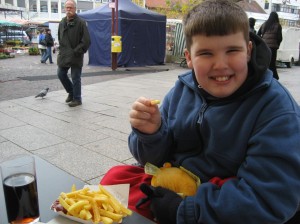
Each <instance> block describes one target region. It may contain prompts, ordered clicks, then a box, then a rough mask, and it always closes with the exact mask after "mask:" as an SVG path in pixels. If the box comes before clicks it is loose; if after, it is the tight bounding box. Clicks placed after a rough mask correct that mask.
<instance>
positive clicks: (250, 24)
mask: <svg viewBox="0 0 300 224" xmlns="http://www.w3.org/2000/svg"><path fill="white" fill-rule="evenodd" d="M255 22H256V19H254V18H253V17H250V18H249V27H250V32H252V33H254V34H256V30H255V28H254V26H255Z"/></svg>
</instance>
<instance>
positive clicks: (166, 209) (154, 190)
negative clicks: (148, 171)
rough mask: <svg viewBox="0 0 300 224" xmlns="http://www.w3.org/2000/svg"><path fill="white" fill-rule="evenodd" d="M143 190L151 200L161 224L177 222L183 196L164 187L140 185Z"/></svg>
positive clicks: (152, 207) (154, 213) (152, 208)
mask: <svg viewBox="0 0 300 224" xmlns="http://www.w3.org/2000/svg"><path fill="white" fill-rule="evenodd" d="M140 189H141V191H142V192H143V193H144V194H146V195H147V196H148V199H150V200H151V205H150V208H151V211H152V212H153V215H154V217H155V218H156V219H157V220H158V221H159V223H160V224H176V216H177V210H178V207H179V204H180V203H181V202H182V198H181V197H180V196H179V195H178V194H176V193H175V192H173V191H170V190H168V189H166V188H162V187H151V186H148V185H147V184H142V185H141V186H140Z"/></svg>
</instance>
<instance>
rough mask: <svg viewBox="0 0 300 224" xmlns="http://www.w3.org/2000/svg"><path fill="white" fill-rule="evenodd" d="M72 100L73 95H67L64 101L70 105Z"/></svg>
mask: <svg viewBox="0 0 300 224" xmlns="http://www.w3.org/2000/svg"><path fill="white" fill-rule="evenodd" d="M72 100H73V95H72V94H69V96H68V97H67V99H66V103H70V102H71V101H72Z"/></svg>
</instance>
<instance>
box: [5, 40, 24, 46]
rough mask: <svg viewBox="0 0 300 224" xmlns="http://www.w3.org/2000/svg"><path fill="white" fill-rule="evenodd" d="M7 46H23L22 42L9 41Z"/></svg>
mask: <svg viewBox="0 0 300 224" xmlns="http://www.w3.org/2000/svg"><path fill="white" fill-rule="evenodd" d="M6 45H8V46H17V45H22V41H20V40H7V41H6Z"/></svg>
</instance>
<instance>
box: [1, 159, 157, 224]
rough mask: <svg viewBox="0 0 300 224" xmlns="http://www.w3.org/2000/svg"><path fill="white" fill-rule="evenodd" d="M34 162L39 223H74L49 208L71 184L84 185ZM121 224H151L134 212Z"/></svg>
mask: <svg viewBox="0 0 300 224" xmlns="http://www.w3.org/2000/svg"><path fill="white" fill-rule="evenodd" d="M35 161H36V173H37V185H38V195H39V208H40V222H43V223H47V222H49V224H50V223H55V224H56V223H57V224H60V223H62V224H68V223H74V221H72V222H69V221H68V220H67V219H65V218H63V217H58V216H59V215H57V214H55V212H53V211H52V210H50V206H51V204H52V203H53V201H54V200H55V199H56V198H57V197H58V195H59V194H60V193H61V192H63V191H64V192H66V191H70V189H71V186H72V185H73V184H75V185H76V187H77V188H82V187H83V186H84V185H85V184H86V183H84V182H83V181H81V180H79V179H78V178H76V177H74V176H72V175H70V174H68V173H67V172H65V171H63V170H61V169H59V168H57V167H56V166H54V165H52V164H50V163H49V162H47V161H45V160H43V159H41V158H39V157H37V156H35ZM0 182H1V183H0V192H1V193H0V223H1V224H2V223H8V222H7V216H6V210H5V200H4V195H3V184H2V180H1V178H0ZM122 223H123V224H153V222H152V221H150V220H148V219H146V218H144V217H143V216H141V215H139V214H137V213H135V212H134V213H133V214H132V215H131V216H128V217H126V218H124V219H123V222H122Z"/></svg>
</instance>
